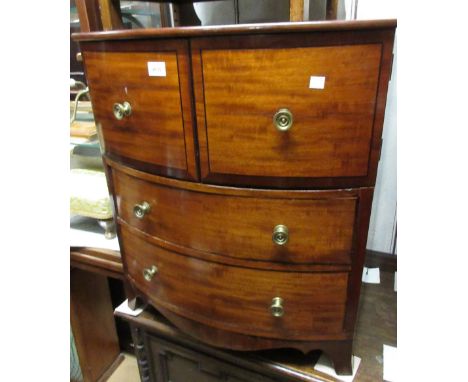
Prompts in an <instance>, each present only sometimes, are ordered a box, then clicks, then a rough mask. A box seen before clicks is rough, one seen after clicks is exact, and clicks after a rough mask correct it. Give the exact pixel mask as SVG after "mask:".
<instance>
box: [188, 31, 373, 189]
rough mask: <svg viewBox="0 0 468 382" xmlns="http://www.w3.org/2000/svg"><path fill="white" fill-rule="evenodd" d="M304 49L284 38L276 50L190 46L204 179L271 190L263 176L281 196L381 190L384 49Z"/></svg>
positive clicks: (238, 44) (229, 43)
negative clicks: (288, 190)
mask: <svg viewBox="0 0 468 382" xmlns="http://www.w3.org/2000/svg"><path fill="white" fill-rule="evenodd" d="M301 43H302V44H304V45H307V44H308V42H307V41H304V42H301V39H300V38H294V37H290V38H289V40H288V39H287V38H286V37H284V36H282V39H279V38H278V44H277V45H278V46H279V47H277V45H276V44H273V42H269V44H268V45H269V46H268V47H264V46H261V42H258V43H255V42H252V40H249V39H247V38H240V37H239V38H238V39H235V38H231V39H230V40H226V41H224V40H223V41H218V44H215V45H214V46H213V44H212V43H209V42H208V40H203V39H201V40H200V42H198V43H196V44H193V47H192V59H193V62H194V67H195V68H196V70H197V76H198V78H201V79H202V80H199V81H198V82H197V83H196V84H195V91H196V93H195V94H196V97H197V118H198V129H199V137H200V146H201V147H200V149H201V153H200V154H201V168H202V176H203V177H204V178H205V179H207V180H210V181H216V182H217V183H222V182H226V181H229V182H231V183H232V184H246V183H244V179H243V178H242V177H245V176H248V177H249V184H261V185H265V177H270V178H285V180H284V181H283V183H279V185H280V186H281V187H284V186H288V183H287V182H288V180H289V182H293V181H297V182H298V183H297V184H314V183H313V181H314V179H317V181H321V182H324V183H323V184H329V183H325V182H326V181H327V179H328V180H329V181H333V180H335V179H336V178H338V181H339V178H346V179H347V180H342V184H346V183H347V182H349V180H351V181H353V182H354V183H352V184H356V182H360V185H364V184H371V183H373V182H374V180H373V179H372V180H371V179H370V178H368V177H369V161H370V158H371V150H373V146H374V145H376V147H377V148H378V149H379V147H380V139H379V140H378V141H374V139H373V129H374V114H375V111H376V104H377V91H378V86H379V76H380V70H381V56H382V44H381V43H375V42H374V43H363V44H356V41H354V42H352V43H350V44H349V45H345V44H344V43H343V45H336V46H300V44H301ZM314 44H317V45H322V44H323V41H317V42H315V43H312V45H314ZM251 45H255V46H254V47H255V49H252V46H251ZM265 45H266V44H265ZM288 45H290V47H288ZM294 45H299V46H297V47H294ZM248 48H250V49H248ZM297 57H300V59H297ZM282 117H283V119H281V118H282ZM275 121H276V122H275ZM277 122H279V126H278V125H277ZM289 122H291V123H289ZM377 134H378V131H377ZM375 159H376V158H374V157H372V161H373V162H372V163H374V161H375ZM373 165H374V164H372V166H373ZM371 177H372V176H371ZM331 178H333V179H331ZM267 182H269V183H270V184H271V183H272V182H271V181H267ZM278 182H279V180H278ZM349 183H350V182H349ZM291 184H292V183H291Z"/></svg>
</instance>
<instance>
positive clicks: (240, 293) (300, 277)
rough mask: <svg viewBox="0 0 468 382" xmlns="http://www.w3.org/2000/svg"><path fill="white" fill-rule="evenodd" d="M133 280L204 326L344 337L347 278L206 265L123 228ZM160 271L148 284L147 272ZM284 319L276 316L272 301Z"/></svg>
mask: <svg viewBox="0 0 468 382" xmlns="http://www.w3.org/2000/svg"><path fill="white" fill-rule="evenodd" d="M121 236H122V239H123V240H122V241H123V245H124V250H125V254H126V262H127V267H128V272H129V276H130V278H131V279H132V280H133V281H134V283H135V284H136V285H137V287H138V288H139V289H140V290H142V291H144V292H145V293H146V295H148V296H149V297H150V299H151V301H153V302H154V303H156V305H161V306H162V307H164V308H166V309H169V310H170V311H172V312H175V313H177V314H179V315H182V316H185V317H188V318H191V319H194V320H196V321H199V322H202V323H204V324H206V325H210V326H213V327H216V328H220V329H225V330H230V331H233V332H238V333H244V334H251V335H257V336H262V337H270V338H280V339H281V338H284V339H287V338H289V339H302V340H306V339H321V338H322V339H323V338H330V336H331V337H335V338H336V337H339V336H340V335H342V332H343V331H342V328H343V320H344V314H345V303H346V285H347V279H348V275H347V273H339V272H336V273H306V272H295V273H291V272H273V271H263V270H253V269H247V268H239V267H232V266H227V265H222V264H217V263H211V262H206V261H202V260H198V259H195V258H190V257H186V256H183V255H179V254H176V253H172V252H169V251H166V250H164V249H162V248H159V247H156V246H153V245H151V244H148V243H147V242H145V241H144V240H141V239H139V238H137V237H135V236H134V235H132V234H131V233H129V231H127V230H126V229H125V227H121ZM152 265H156V266H157V267H158V269H159V271H158V273H157V274H156V275H155V276H154V277H153V279H152V280H151V281H150V282H148V281H146V280H145V279H144V278H143V269H145V268H148V267H151V266H152ZM277 296H278V297H281V298H283V300H284V310H285V313H284V316H283V317H273V315H272V314H271V312H270V310H269V307H270V304H271V302H272V299H273V298H274V297H277Z"/></svg>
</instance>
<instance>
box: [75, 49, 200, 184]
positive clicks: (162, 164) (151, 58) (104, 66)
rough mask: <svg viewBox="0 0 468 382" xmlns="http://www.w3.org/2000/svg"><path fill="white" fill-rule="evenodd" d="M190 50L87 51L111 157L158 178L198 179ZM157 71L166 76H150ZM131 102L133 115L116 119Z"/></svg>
mask: <svg viewBox="0 0 468 382" xmlns="http://www.w3.org/2000/svg"><path fill="white" fill-rule="evenodd" d="M186 45H187V43H186V42H181V41H179V42H172V43H169V44H168V46H167V47H164V46H163V45H162V44H157V43H152V44H149V45H147V46H145V49H151V48H152V49H153V50H152V51H143V52H142V51H138V45H137V44H136V45H134V46H130V45H127V44H126V43H122V44H121V45H118V46H117V45H115V44H114V45H112V44H109V46H107V45H106V46H105V47H106V50H105V51H101V50H98V49H96V48H95V51H93V50H87V48H86V46H85V47H84V61H85V65H86V73H87V78H88V82H89V87H90V91H91V96H92V103H93V111H94V114H95V118H96V121H97V127H98V131H99V133H100V138H101V142H102V144H103V146H104V150H105V152H106V153H107V154H108V155H109V156H111V157H113V158H116V159H117V160H120V161H124V162H126V163H129V164H132V165H133V166H134V167H140V168H142V169H144V170H147V171H151V172H154V173H159V174H163V175H168V176H174V177H178V178H194V177H195V176H196V170H195V168H196V165H195V154H194V141H193V127H192V117H193V116H192V110H191V100H190V93H191V89H190V73H189V63H188V53H187V46H186ZM125 47H128V48H125ZM103 49H104V48H103ZM117 49H120V50H117ZM125 49H134V50H132V51H124V50H125ZM168 49H170V50H168ZM152 66H153V67H156V69H159V70H160V71H159V72H158V71H156V72H153V71H151V72H150V67H152ZM150 73H151V74H150ZM155 74H157V75H155ZM125 102H127V103H128V104H129V105H130V108H131V111H130V114H129V115H125V113H123V114H122V115H121V116H117V117H116V115H115V113H114V107H115V106H114V105H116V104H119V105H121V106H117V107H120V108H122V106H125ZM121 110H122V109H121ZM119 117H121V119H119Z"/></svg>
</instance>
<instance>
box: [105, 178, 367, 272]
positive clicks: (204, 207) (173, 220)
mask: <svg viewBox="0 0 468 382" xmlns="http://www.w3.org/2000/svg"><path fill="white" fill-rule="evenodd" d="M112 177H113V180H114V190H115V195H116V201H117V210H118V213H119V216H120V217H121V218H122V219H123V220H124V221H125V222H127V223H128V224H130V225H132V226H134V227H136V228H138V229H140V230H142V231H144V232H147V233H148V234H150V235H152V236H155V237H157V238H159V239H161V240H164V241H169V242H171V243H177V244H179V245H181V246H185V247H188V248H194V249H197V250H200V251H205V252H211V253H214V254H218V255H225V256H230V257H237V258H242V259H253V260H263V261H275V262H285V263H317V262H323V263H341V264H349V263H350V262H351V260H350V256H351V249H352V239H353V229H354V221H355V211H356V204H357V199H358V197H357V194H354V195H343V194H342V193H341V192H340V191H335V192H333V193H330V192H323V191H316V192H308V191H302V192H301V191H298V192H296V193H295V196H296V198H294V199H292V198H291V197H287V196H284V195H283V197H281V195H278V196H276V197H275V196H274V195H271V193H270V197H265V196H266V195H268V192H265V191H261V190H251V191H250V195H249V196H233V195H226V194H224V193H223V189H222V188H218V189H216V190H215V192H216V193H204V192H203V191H201V190H200V191H192V190H187V189H184V188H183V187H184V183H183V182H179V183H178V187H177V188H176V187H167V186H163V185H159V184H157V183H150V182H148V181H142V180H141V179H138V178H135V177H132V176H129V175H127V174H125V173H121V172H119V171H115V170H113V176H112ZM204 188H205V189H209V188H210V186H205V187H204ZM299 197H300V198H299ZM142 201H146V202H147V203H149V205H150V206H151V211H150V212H149V213H148V215H147V216H145V218H144V219H139V218H137V217H135V215H134V213H133V207H134V205H135V204H137V203H140V202H142ZM181 216H183V219H181ZM278 224H283V225H286V226H287V227H288V229H289V237H290V238H289V240H288V243H287V245H284V246H282V245H277V244H275V243H274V242H273V240H272V234H273V229H274V227H275V226H276V225H278Z"/></svg>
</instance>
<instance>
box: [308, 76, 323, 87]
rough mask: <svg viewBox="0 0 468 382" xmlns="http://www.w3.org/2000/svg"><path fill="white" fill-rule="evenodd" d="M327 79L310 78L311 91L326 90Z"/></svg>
mask: <svg viewBox="0 0 468 382" xmlns="http://www.w3.org/2000/svg"><path fill="white" fill-rule="evenodd" d="M324 88H325V77H323V76H310V81H309V89H324Z"/></svg>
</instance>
